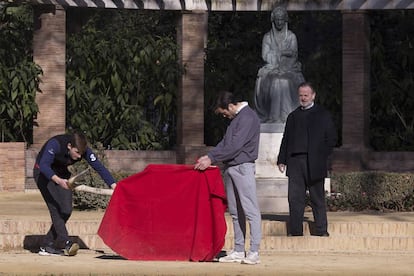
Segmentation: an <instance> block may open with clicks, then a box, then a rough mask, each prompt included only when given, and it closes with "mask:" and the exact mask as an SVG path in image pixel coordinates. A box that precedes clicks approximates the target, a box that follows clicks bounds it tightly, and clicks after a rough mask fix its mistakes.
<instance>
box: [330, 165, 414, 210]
mask: <svg viewBox="0 0 414 276" xmlns="http://www.w3.org/2000/svg"><path fill="white" fill-rule="evenodd" d="M331 185H332V186H331V190H332V196H331V197H330V198H328V205H329V208H330V210H332V211H335V210H349V211H363V210H379V211H413V210H414V174H413V173H390V172H373V171H369V172H351V173H343V174H334V175H332V176H331Z"/></svg>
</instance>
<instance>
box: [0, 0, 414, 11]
mask: <svg viewBox="0 0 414 276" xmlns="http://www.w3.org/2000/svg"><path fill="white" fill-rule="evenodd" d="M0 2H2V1H1V0H0ZM4 2H8V3H12V2H15V3H19V2H20V3H21V2H30V3H32V4H52V5H59V6H62V7H90V8H108V9H111V8H113V9H142V10H177V11H268V10H272V8H273V7H274V6H275V5H283V6H285V7H286V9H287V10H290V11H311V10H319V11H321V10H326V11H332V10H338V11H350V10H352V11H357V10H397V9H414V0H284V1H283V0H26V1H20V0H18V1H13V0H9V1H4Z"/></svg>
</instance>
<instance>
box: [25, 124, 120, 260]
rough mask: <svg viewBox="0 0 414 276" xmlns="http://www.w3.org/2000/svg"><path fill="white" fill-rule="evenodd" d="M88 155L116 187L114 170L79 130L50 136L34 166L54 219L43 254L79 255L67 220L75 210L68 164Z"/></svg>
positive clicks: (89, 161)
mask: <svg viewBox="0 0 414 276" xmlns="http://www.w3.org/2000/svg"><path fill="white" fill-rule="evenodd" d="M81 159H85V160H86V161H87V162H88V163H89V165H90V166H92V168H94V169H95V170H96V171H97V172H98V174H99V175H100V176H101V177H102V179H103V180H104V181H105V183H106V184H107V185H108V186H109V187H111V188H112V189H115V187H116V182H115V180H114V178H113V177H112V175H111V173H110V172H109V171H108V170H107V169H106V168H105V167H104V166H103V164H102V163H101V162H100V161H99V160H98V158H97V157H96V155H95V154H94V153H93V152H92V150H91V149H90V148H89V147H88V145H87V140H86V137H85V135H83V134H82V133H80V132H74V133H73V134H63V135H57V136H54V137H52V138H50V139H49V140H48V141H47V142H46V143H45V145H44V146H43V147H42V149H41V150H40V152H39V154H38V156H37V158H36V163H35V165H34V168H33V176H34V179H35V181H36V184H37V187H38V188H39V190H40V193H41V194H42V197H43V199H44V201H45V202H46V205H47V208H48V209H49V213H50V217H51V219H52V226H51V227H50V229H49V231H48V232H47V234H46V236H45V238H44V241H43V245H42V246H41V247H40V251H39V254H40V255H52V254H53V255H54V254H57V255H66V256H74V255H76V253H77V251H78V249H79V245H78V244H77V243H74V242H72V241H71V240H70V239H69V234H68V230H67V229H66V222H67V221H68V219H69V217H70V216H71V214H72V190H71V189H70V188H69V186H68V179H69V178H70V176H71V173H70V172H69V170H68V166H70V165H73V164H74V163H76V162H79V161H80V160H81Z"/></svg>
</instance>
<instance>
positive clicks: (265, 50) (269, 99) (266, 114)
mask: <svg viewBox="0 0 414 276" xmlns="http://www.w3.org/2000/svg"><path fill="white" fill-rule="evenodd" d="M271 22H272V29H271V30H270V31H269V32H267V33H266V34H265V35H264V37H263V42H262V58H263V60H264V62H265V65H264V66H263V67H262V68H260V69H259V71H258V73H257V80H256V87H255V104H256V112H257V114H258V115H259V118H260V121H261V122H262V123H285V122H286V118H287V116H288V114H289V113H290V112H291V111H293V110H294V109H295V108H296V107H298V106H299V100H298V96H297V88H298V86H299V84H301V83H302V82H304V81H305V79H304V78H303V75H302V72H301V64H300V62H298V60H297V57H298V45H297V40H296V35H295V34H294V33H293V32H291V31H290V30H288V26H287V25H288V24H287V22H288V14H287V11H286V9H284V8H282V7H277V8H275V9H274V10H273V11H272V14H271Z"/></svg>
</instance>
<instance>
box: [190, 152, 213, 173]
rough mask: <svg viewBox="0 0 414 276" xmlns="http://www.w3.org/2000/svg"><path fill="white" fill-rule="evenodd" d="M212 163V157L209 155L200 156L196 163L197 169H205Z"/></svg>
mask: <svg viewBox="0 0 414 276" xmlns="http://www.w3.org/2000/svg"><path fill="white" fill-rule="evenodd" d="M210 165H211V159H210V157H208V156H207V155H204V156H201V157H200V158H198V160H197V163H196V164H195V165H194V169H195V170H200V171H204V170H205V169H207V168H208V167H209V166H210Z"/></svg>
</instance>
